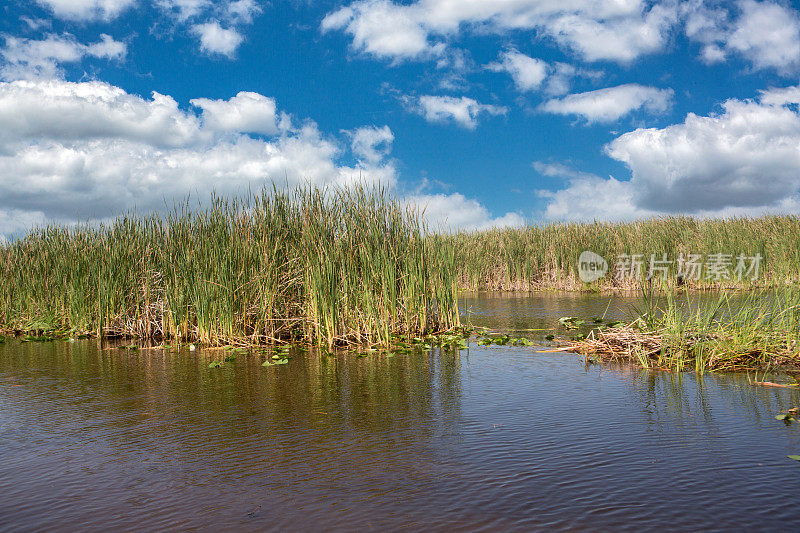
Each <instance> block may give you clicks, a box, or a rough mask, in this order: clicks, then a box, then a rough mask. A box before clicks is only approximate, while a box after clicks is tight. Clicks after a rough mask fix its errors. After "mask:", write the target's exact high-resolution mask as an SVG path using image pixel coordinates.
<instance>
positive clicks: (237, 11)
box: [225, 0, 262, 24]
mask: <svg viewBox="0 0 800 533" xmlns="http://www.w3.org/2000/svg"><path fill="white" fill-rule="evenodd" d="M225 11H226V14H227V17H228V18H229V19H230V20H232V21H233V22H240V23H242V24H251V23H252V22H253V17H255V16H256V15H258V14H259V13H261V11H262V10H261V6H259V5H258V4H257V3H256V1H255V0H235V1H233V2H231V3H229V4H228V5H227V7H226V8H225Z"/></svg>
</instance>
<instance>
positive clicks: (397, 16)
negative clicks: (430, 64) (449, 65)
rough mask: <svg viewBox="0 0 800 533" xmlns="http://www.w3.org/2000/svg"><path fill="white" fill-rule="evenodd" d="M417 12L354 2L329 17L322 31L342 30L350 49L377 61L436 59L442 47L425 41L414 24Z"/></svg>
mask: <svg viewBox="0 0 800 533" xmlns="http://www.w3.org/2000/svg"><path fill="white" fill-rule="evenodd" d="M417 16H418V14H417V11H416V10H415V9H410V8H408V7H406V6H402V5H397V4H394V3H393V2H390V1H389V0H370V1H365V2H357V3H355V4H353V5H351V6H348V7H344V8H341V9H339V10H338V11H335V12H333V13H329V14H328V15H327V16H326V17H325V18H324V19H323V20H322V31H323V32H329V31H332V30H342V31H345V32H346V33H348V34H350V35H351V36H352V38H353V48H355V49H356V50H358V51H360V52H364V53H367V54H371V55H374V56H376V57H381V58H391V59H409V58H418V57H421V56H431V55H438V54H439V53H440V52H441V50H442V46H441V43H440V44H438V45H436V44H433V43H431V42H430V41H429V39H428V31H427V30H426V29H425V28H424V27H423V26H422V25H421V24H420V22H419V21H418V20H417Z"/></svg>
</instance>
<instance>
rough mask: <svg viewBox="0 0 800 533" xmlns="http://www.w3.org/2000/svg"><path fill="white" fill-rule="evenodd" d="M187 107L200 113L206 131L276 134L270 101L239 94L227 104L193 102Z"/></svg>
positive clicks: (276, 117)
mask: <svg viewBox="0 0 800 533" xmlns="http://www.w3.org/2000/svg"><path fill="white" fill-rule="evenodd" d="M191 104H192V105H193V106H196V107H199V108H200V109H202V110H203V115H202V118H203V126H204V127H205V128H207V129H212V130H216V131H233V132H240V133H261V134H263V135H275V134H276V133H278V115H277V106H276V104H275V100H274V99H273V98H267V97H266V96H262V95H260V94H258V93H253V92H244V91H243V92H240V93H239V94H237V95H236V96H234V97H233V98H231V99H230V100H209V99H208V98H195V99H194V100H191Z"/></svg>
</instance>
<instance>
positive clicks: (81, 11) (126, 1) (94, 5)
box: [36, 0, 136, 21]
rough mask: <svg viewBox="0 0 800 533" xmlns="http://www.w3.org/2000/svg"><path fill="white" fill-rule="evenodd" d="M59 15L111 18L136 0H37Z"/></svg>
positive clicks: (63, 16)
mask: <svg viewBox="0 0 800 533" xmlns="http://www.w3.org/2000/svg"><path fill="white" fill-rule="evenodd" d="M36 1H37V3H39V4H41V5H43V6H45V7H47V8H49V9H50V10H52V11H53V14H54V15H55V16H57V17H60V18H64V19H69V20H86V21H91V20H111V19H114V18H116V17H117V16H119V15H120V14H121V13H122V12H123V11H125V10H126V9H127V8H129V7H131V6H132V5H134V4H135V3H136V0H36Z"/></svg>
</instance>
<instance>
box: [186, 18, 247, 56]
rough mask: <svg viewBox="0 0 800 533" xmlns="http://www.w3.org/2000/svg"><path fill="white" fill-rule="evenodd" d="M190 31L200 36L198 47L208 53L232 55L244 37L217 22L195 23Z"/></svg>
mask: <svg viewBox="0 0 800 533" xmlns="http://www.w3.org/2000/svg"><path fill="white" fill-rule="evenodd" d="M192 32H193V33H195V34H196V35H197V36H198V37H200V49H201V50H202V51H204V52H207V53H209V54H221V55H224V56H228V57H233V55H234V53H235V52H236V49H237V48H238V47H239V45H240V44H242V41H243V40H244V37H242V34H241V33H239V32H238V31H236V30H233V29H225V28H223V27H222V26H220V24H219V22H216V21H214V22H206V23H205V24H195V25H194V26H192Z"/></svg>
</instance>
